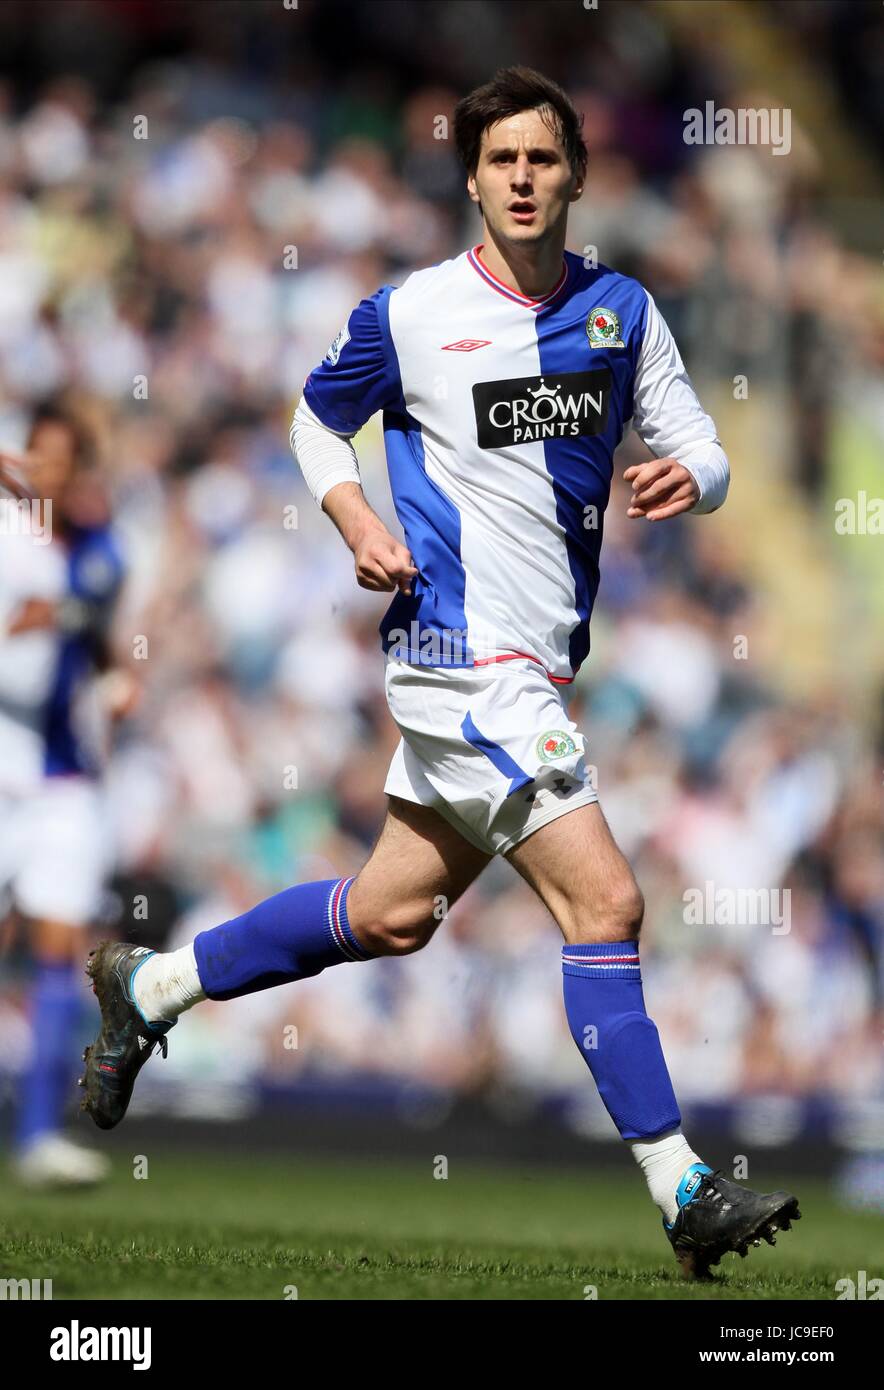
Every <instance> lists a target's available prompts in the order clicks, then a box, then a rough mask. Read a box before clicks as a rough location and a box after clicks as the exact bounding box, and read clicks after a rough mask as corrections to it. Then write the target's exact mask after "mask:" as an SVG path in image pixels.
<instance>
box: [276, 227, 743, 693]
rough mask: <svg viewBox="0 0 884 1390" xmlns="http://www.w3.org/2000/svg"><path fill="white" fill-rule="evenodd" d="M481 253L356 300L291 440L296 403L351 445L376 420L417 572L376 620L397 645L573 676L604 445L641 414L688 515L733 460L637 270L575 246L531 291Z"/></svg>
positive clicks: (585, 613) (387, 642) (713, 502)
mask: <svg viewBox="0 0 884 1390" xmlns="http://www.w3.org/2000/svg"><path fill="white" fill-rule="evenodd" d="M480 253H481V247H475V248H473V249H472V250H471V251H468V252H466V253H464V254H463V255H461V256H458V257H456V258H455V259H453V260H450V261H445V262H443V263H442V264H441V265H438V266H434V267H432V268H430V269H428V270H421V271H417V272H415V273H414V274H412V275H411V276H409V278H408V279H407V280H406V281H405V283H404V284H403V285H402V286H401V287H399V288H395V289H394V288H391V287H389V286H386V287H385V288H383V289H380V290H378V292H377V293H376V294H374V295H372V296H371V297H370V298H369V299H365V300H363V301H362V303H361V304H359V305H358V306H357V308H355V309H354V310H353V312H352V314H351V315H350V318H349V321H348V323H347V325H346V327H345V328H344V329H343V330H342V331H341V333H340V334H339V335H338V337H337V338H336V339H335V342H334V343H333V344H332V346H331V348H330V349H329V352H328V355H327V356H326V358H325V359H324V361H323V362H322V363H321V364H320V365H319V366H318V367H317V368H316V369H315V370H314V371H313V372H311V374H310V376H309V377H308V379H307V382H306V383H305V387H304V398H303V402H302V404H301V405H300V406H299V408H298V412H296V415H295V423H294V425H293V442H296V437H297V433H298V420H299V415H300V417H301V419H302V420H310V421H311V423H312V424H313V425H314V427H315V425H316V422H317V421H318V422H319V425H320V426H323V427H324V428H325V430H327V431H331V432H333V433H334V434H335V435H338V436H343V437H344V438H346V439H349V438H351V437H352V436H353V435H354V434H355V433H356V431H357V430H359V429H360V427H361V426H362V425H363V424H364V423H365V421H366V420H367V419H368V418H369V417H370V416H371V415H373V414H374V413H375V412H376V411H378V410H382V411H383V412H384V436H385V443H386V451H387V462H388V467H389V475H390V484H391V489H392V495H393V501H394V504H395V507H396V512H397V515H398V517H399V520H400V522H401V523H402V528H403V531H404V533H405V541H406V544H407V545H408V547H409V549H410V550H411V553H412V555H413V557H414V564H415V566H416V567H417V570H418V575H417V576H416V578H415V580H414V583H413V585H412V593H411V595H410V596H407V597H406V596H405V595H404V594H402V593H397V594H396V596H395V597H394V599H393V602H392V603H391V605H390V607H389V609H388V611H387V613H386V615H385V617H384V619H383V621H382V623H381V629H380V630H381V635H382V639H383V646H384V649H385V650H386V651H387V652H390V653H392V654H394V655H397V656H400V657H402V658H403V659H404V660H406V661H410V662H417V663H420V664H428V665H478V664H481V663H484V662H487V661H496V660H504V659H506V658H507V657H511V656H516V655H520V656H530V657H532V658H533V659H534V660H536V661H538V662H540V663H541V664H542V665H543V667H544V668H545V670H546V672H547V674H548V675H549V677H550V678H551V679H552V680H555V681H559V682H569V681H570V680H572V679H573V677H574V675H575V673H576V672H577V670H578V668H579V667H580V665H581V663H582V661H583V660H584V658H585V657H586V654H587V652H588V650H589V620H590V614H591V612H592V607H593V602H594V600H595V596H596V591H597V588H598V583H599V552H600V549H601V544H602V531H603V524H602V523H603V516H604V511H605V507H606V506H607V503H608V498H609V494H610V489H611V477H612V467H613V455H614V450H615V449H616V447H617V445H618V444H619V443H620V440H621V438H622V436H623V433H624V431H625V430H626V429H627V428H628V426H629V424H630V422H631V423H632V424H633V425H634V427H635V428H636V430H637V431H638V433H639V434H640V436H641V437H642V439H643V440H644V441H645V443H646V444H647V445H648V447H649V448H650V450H651V452H652V453H653V454H654V455H656V456H657V457H658V458H659V457H664V456H670V455H671V456H674V457H676V458H677V459H678V460H679V462H681V463H683V464H684V465H685V467H687V468H689V469H690V471H691V472H692V473H693V474H694V476H695V477H696V478H697V481H698V483H699V484H700V489H701V497H700V502H699V504H698V506H697V508H696V509H695V510H698V511H700V510H702V511H711V510H714V509H715V507H717V506H719V505H720V504H721V502H722V501H723V500H724V495H725V492H726V489H727V481H728V468H727V460H726V458H725V456H724V453H723V451H722V449H721V446H720V444H719V442H718V440H717V437H716V431H715V426H714V424H713V422H712V420H711V419H710V418H709V416H708V415H706V414H705V412H704V411H703V409H702V407H701V406H700V403H699V401H698V400H697V397H696V395H695V393H694V390H693V387H692V386H691V383H690V380H689V378H688V376H687V374H686V372H685V369H684V366H683V363H682V361H681V357H680V356H679V353H678V349H677V348H676V346H675V343H674V341H673V339H672V336H671V334H670V333H669V330H668V328H667V327H666V325H665V323H664V322H663V320H662V318H661V316H660V314H659V312H658V311H657V308H656V306H655V304H654V302H653V300H652V299H651V297H650V296H649V295H648V293H647V291H646V290H645V289H643V287H642V286H641V285H640V284H639V283H638V282H637V281H636V280H633V279H630V278H629V277H628V276H625V275H620V274H618V273H617V272H615V271H613V270H609V269H608V268H607V267H606V266H601V265H600V266H598V267H595V268H587V267H586V266H585V264H584V261H583V260H582V259H581V257H580V256H577V255H574V254H572V253H570V252H566V253H565V257H564V262H563V267H562V275H561V279H560V281H559V283H558V284H557V285H556V287H555V288H554V289H553V290H552V291H551V292H550V293H549V294H547V295H545V296H544V297H543V298H542V299H530V298H527V297H526V296H525V295H522V294H519V293H517V292H516V291H514V290H512V289H510V288H509V287H507V286H506V285H504V284H502V283H501V282H500V281H499V280H498V279H497V278H496V277H495V276H494V275H493V274H492V273H491V272H490V271H489V269H488V267H487V266H486V265H485V264H484V262H483V260H482V257H481V254H480ZM305 406H306V409H305ZM302 466H303V465H302ZM344 476H347V474H346V472H344V473H343V474H342V473H338V474H337V475H336V476H334V477H333V478H332V481H331V482H329V484H328V485H329V486H332V485H333V484H334V482H335V481H341V479H342V477H344ZM355 476H356V477H357V478H358V471H357V473H356V475H355ZM327 490H328V487H326V488H325V489H324V491H327ZM324 491H323V492H322V493H319V492H318V491H316V490H314V496H315V497H316V498H317V501H320V502H321V500H322V495H324Z"/></svg>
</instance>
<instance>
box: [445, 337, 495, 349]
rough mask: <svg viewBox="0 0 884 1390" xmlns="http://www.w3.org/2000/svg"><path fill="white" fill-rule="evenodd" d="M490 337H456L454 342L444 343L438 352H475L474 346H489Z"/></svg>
mask: <svg viewBox="0 0 884 1390" xmlns="http://www.w3.org/2000/svg"><path fill="white" fill-rule="evenodd" d="M490 346H491V339H490V338H458V340H457V342H456V343H446V344H445V346H444V347H443V348H440V349H439V351H440V352H475V351H476V348H480V347H490Z"/></svg>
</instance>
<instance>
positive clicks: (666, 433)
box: [632, 295, 730, 512]
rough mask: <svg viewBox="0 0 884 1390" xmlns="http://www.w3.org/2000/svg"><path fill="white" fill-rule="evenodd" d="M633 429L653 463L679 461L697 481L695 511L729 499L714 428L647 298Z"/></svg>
mask: <svg viewBox="0 0 884 1390" xmlns="http://www.w3.org/2000/svg"><path fill="white" fill-rule="evenodd" d="M632 424H633V428H634V429H635V431H636V433H637V434H638V435H639V437H640V438H641V439H642V440H643V441H644V443H645V444H647V446H648V448H649V449H650V451H651V453H652V454H653V455H654V456H655V458H674V459H677V460H678V462H679V463H680V464H682V466H683V467H684V468H686V469H687V470H688V472H689V473H690V474H692V476H693V477H694V479H695V481H696V483H697V486H698V488H699V489H700V497H699V500H698V501H697V503H696V504H695V505H694V507H693V508H692V510H693V511H695V512H713V511H715V510H716V508H718V507H720V506H721V504H722V502H723V501H724V499H725V497H726V496H727V490H728V484H729V481H730V469H729V467H728V461H727V457H726V455H725V452H724V450H723V449H722V447H721V443H720V441H719V438H718V435H717V433H716V429H715V422H714V421H713V420H712V419H711V417H710V416H709V415H707V414H706V412H705V410H704V409H703V407H702V406H701V404H700V402H699V400H698V399H697V395H696V392H695V391H694V388H693V385H692V384H691V379H690V377H689V376H688V374H687V372H686V371H685V366H684V363H683V362H682V360H681V354H680V353H679V351H678V347H677V346H676V343H675V339H674V338H673V336H672V334H671V333H670V331H669V328H668V326H667V324H666V321H665V320H664V318H663V316H662V314H661V313H660V311H659V309H658V308H657V306H656V304H655V303H654V300H653V299H652V298H651V296H650V295H648V308H647V317H646V322H645V334H644V340H643V342H642V347H641V352H640V353H639V358H638V363H637V366H636V371H635V382H634V385H633V416H632Z"/></svg>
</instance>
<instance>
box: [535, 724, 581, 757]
mask: <svg viewBox="0 0 884 1390" xmlns="http://www.w3.org/2000/svg"><path fill="white" fill-rule="evenodd" d="M576 752H577V745H576V743H575V742H574V740H573V738H572V737H571V735H570V734H567V733H565V731H564V729H548V730H547V732H546V733H545V734H541V735H540V738H539V739H538V740H537V756H538V758H539V759H540V761H541V762H544V763H552V762H555V761H556V759H557V758H567V757H568V756H569V754H571V753H576Z"/></svg>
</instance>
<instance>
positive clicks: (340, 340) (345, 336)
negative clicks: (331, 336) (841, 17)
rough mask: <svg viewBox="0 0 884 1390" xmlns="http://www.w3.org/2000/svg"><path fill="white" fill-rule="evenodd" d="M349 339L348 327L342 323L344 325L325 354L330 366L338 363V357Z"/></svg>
mask: <svg viewBox="0 0 884 1390" xmlns="http://www.w3.org/2000/svg"><path fill="white" fill-rule="evenodd" d="M349 341H350V329H349V328H348V327H347V325H346V324H344V327H343V328H342V329H341V331H340V333H339V334H338V336H337V337H336V338H335V340H334V342H333V343H332V345H331V347H330V348H329V350H328V352H327V353H326V354H325V360H326V362H328V363H330V364H331V366H332V367H336V366H337V365H338V359H339V358H340V356H341V353H342V352H343V351H344V348H345V347H346V346H347V344H348V343H349Z"/></svg>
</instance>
